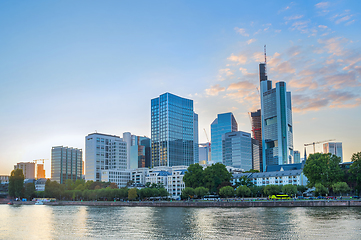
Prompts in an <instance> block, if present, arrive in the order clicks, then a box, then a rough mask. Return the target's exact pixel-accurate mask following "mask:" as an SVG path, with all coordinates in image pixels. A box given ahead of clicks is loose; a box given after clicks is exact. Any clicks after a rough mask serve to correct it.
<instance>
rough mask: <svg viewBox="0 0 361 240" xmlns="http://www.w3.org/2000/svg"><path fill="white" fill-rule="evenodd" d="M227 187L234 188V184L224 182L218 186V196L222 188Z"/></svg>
mask: <svg viewBox="0 0 361 240" xmlns="http://www.w3.org/2000/svg"><path fill="white" fill-rule="evenodd" d="M226 186H231V187H232V183H230V182H222V183H221V184H220V185H218V187H217V194H219V190H220V189H221V188H222V187H226Z"/></svg>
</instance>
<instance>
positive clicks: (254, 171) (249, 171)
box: [244, 169, 259, 173]
mask: <svg viewBox="0 0 361 240" xmlns="http://www.w3.org/2000/svg"><path fill="white" fill-rule="evenodd" d="M258 172H259V171H258V170H255V169H250V170H248V171H245V172H244V173H258Z"/></svg>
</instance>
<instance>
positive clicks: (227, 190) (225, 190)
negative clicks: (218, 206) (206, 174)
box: [219, 186, 235, 198]
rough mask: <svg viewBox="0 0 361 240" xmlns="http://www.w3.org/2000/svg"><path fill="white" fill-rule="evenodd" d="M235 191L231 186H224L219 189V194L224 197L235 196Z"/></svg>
mask: <svg viewBox="0 0 361 240" xmlns="http://www.w3.org/2000/svg"><path fill="white" fill-rule="evenodd" d="M234 194H235V191H234V189H233V187H231V186H225V187H222V188H221V189H219V195H221V196H222V197H225V198H227V197H234Z"/></svg>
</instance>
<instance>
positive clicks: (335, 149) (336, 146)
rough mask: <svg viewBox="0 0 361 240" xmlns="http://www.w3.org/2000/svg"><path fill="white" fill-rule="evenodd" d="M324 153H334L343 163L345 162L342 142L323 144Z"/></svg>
mask: <svg viewBox="0 0 361 240" xmlns="http://www.w3.org/2000/svg"><path fill="white" fill-rule="evenodd" d="M323 153H332V154H333V155H336V156H337V157H340V158H341V162H343V154H342V142H328V143H324V144H323Z"/></svg>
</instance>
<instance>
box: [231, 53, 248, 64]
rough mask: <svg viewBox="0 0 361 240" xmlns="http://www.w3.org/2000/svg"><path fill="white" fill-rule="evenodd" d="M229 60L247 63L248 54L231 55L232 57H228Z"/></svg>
mask: <svg viewBox="0 0 361 240" xmlns="http://www.w3.org/2000/svg"><path fill="white" fill-rule="evenodd" d="M227 59H228V60H230V61H232V62H237V65H238V64H245V63H246V62H247V56H246V55H238V56H235V55H233V54H232V55H231V56H230V57H228V58H227Z"/></svg>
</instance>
